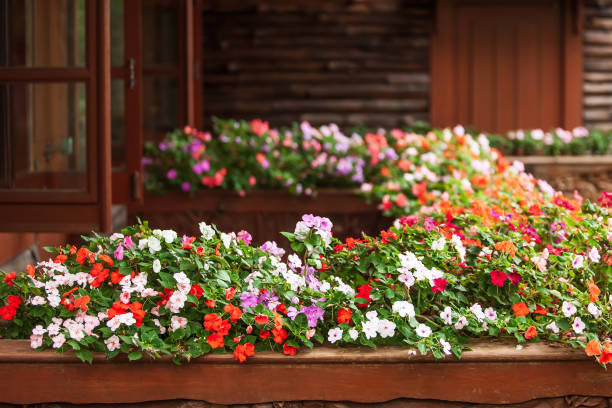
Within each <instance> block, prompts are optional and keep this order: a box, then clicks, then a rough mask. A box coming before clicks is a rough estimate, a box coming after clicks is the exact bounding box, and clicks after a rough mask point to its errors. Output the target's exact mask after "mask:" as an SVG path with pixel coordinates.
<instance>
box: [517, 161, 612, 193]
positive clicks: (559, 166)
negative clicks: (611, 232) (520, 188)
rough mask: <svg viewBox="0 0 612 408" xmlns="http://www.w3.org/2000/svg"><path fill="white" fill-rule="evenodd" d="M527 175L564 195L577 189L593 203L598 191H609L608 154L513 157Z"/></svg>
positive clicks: (611, 175) (611, 170)
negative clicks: (520, 163) (522, 165)
mask: <svg viewBox="0 0 612 408" xmlns="http://www.w3.org/2000/svg"><path fill="white" fill-rule="evenodd" d="M508 159H509V160H510V161H512V160H518V161H521V162H523V163H524V164H525V168H526V169H527V171H528V172H530V173H532V174H533V175H534V176H535V177H537V178H539V179H543V180H546V181H547V182H549V183H550V184H551V185H552V186H553V187H554V188H555V189H557V190H561V191H563V192H564V193H569V194H571V193H573V191H574V189H576V190H578V191H579V192H580V194H582V195H583V196H584V197H585V198H588V199H590V200H596V199H597V198H599V196H600V194H601V192H602V191H612V155H608V156H554V157H551V156H517V157H509V158H508Z"/></svg>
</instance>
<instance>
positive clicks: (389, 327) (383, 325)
mask: <svg viewBox="0 0 612 408" xmlns="http://www.w3.org/2000/svg"><path fill="white" fill-rule="evenodd" d="M395 327H396V326H395V323H393V322H392V321H390V320H386V319H382V320H379V321H378V333H379V334H380V337H382V338H383V339H384V338H387V337H393V336H394V335H395Z"/></svg>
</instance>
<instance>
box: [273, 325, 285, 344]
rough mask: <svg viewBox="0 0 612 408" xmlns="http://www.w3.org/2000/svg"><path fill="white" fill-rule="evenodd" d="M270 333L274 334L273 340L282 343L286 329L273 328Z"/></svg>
mask: <svg viewBox="0 0 612 408" xmlns="http://www.w3.org/2000/svg"><path fill="white" fill-rule="evenodd" d="M272 335H273V336H274V342H275V343H278V344H283V341H285V339H286V338H287V330H285V329H279V328H274V329H272Z"/></svg>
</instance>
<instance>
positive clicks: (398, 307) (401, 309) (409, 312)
mask: <svg viewBox="0 0 612 408" xmlns="http://www.w3.org/2000/svg"><path fill="white" fill-rule="evenodd" d="M391 309H392V310H393V312H394V313H397V314H398V315H400V317H406V316H408V317H410V318H412V317H414V316H415V312H414V306H413V305H412V303H410V302H407V301H405V300H402V301H399V302H395V303H393V306H392V308H391Z"/></svg>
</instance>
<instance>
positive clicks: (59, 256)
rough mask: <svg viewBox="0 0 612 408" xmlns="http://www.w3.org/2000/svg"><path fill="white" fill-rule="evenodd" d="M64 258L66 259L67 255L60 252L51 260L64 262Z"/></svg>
mask: <svg viewBox="0 0 612 408" xmlns="http://www.w3.org/2000/svg"><path fill="white" fill-rule="evenodd" d="M66 259H68V255H64V254H61V255H58V256H56V257H55V259H54V260H53V262H55V263H64V262H66Z"/></svg>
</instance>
